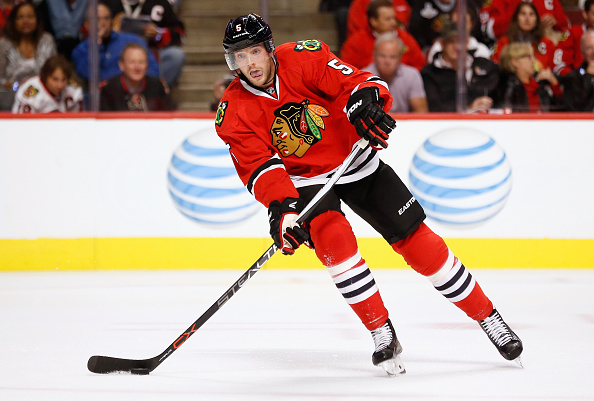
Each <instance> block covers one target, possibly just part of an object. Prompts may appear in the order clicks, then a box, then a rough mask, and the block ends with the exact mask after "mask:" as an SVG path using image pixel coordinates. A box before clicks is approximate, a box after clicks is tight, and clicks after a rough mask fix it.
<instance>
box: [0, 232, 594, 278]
mask: <svg viewBox="0 0 594 401" xmlns="http://www.w3.org/2000/svg"><path fill="white" fill-rule="evenodd" d="M446 242H447V244H448V245H449V247H450V248H451V249H452V251H453V252H454V254H455V255H456V256H458V257H459V258H460V259H461V260H462V262H463V263H464V264H465V265H466V266H467V267H469V268H471V269H474V268H585V269H591V268H594V240H590V239H501V238H497V239H494V238H451V239H446ZM358 243H359V248H360V252H361V255H362V256H363V258H364V259H365V260H366V261H367V264H368V265H369V266H370V267H371V268H372V269H373V268H404V267H406V263H405V262H404V261H403V259H402V257H400V255H398V254H396V253H395V252H394V251H393V250H392V248H391V247H390V246H389V245H388V244H387V243H386V242H385V241H384V240H383V239H381V238H359V239H358ZM271 244H272V241H271V240H270V239H269V238H78V239H48V238H42V239H34V240H8V239H0V271H35V270H95V269H99V270H118V269H241V270H246V269H247V268H249V267H250V266H251V265H252V264H253V263H254V262H255V261H256V260H257V259H258V258H259V257H260V256H261V255H262V254H263V253H264V252H265V251H266V250H267V249H268V247H269V246H270V245H271ZM266 268H270V269H311V268H316V269H317V268H323V267H322V265H321V263H320V262H319V261H318V260H317V258H316V256H315V253H314V252H313V251H311V250H309V249H299V250H298V251H297V253H296V254H295V255H293V256H284V255H281V254H280V252H279V253H277V255H275V256H273V257H272V259H271V260H270V261H269V262H268V263H267V264H266Z"/></svg>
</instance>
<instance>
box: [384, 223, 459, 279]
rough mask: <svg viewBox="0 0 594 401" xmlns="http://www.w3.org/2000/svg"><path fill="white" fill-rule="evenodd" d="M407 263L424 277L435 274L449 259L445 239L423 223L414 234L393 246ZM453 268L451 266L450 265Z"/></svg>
mask: <svg viewBox="0 0 594 401" xmlns="http://www.w3.org/2000/svg"><path fill="white" fill-rule="evenodd" d="M392 248H393V249H394V250H395V251H396V252H398V253H399V254H400V255H402V257H403V258H404V260H405V261H406V263H408V265H409V266H410V267H412V268H413V269H414V270H415V271H417V272H418V273H420V274H422V275H423V276H430V275H432V274H435V273H436V272H437V271H438V270H439V269H440V268H441V267H442V266H444V264H446V261H447V259H448V255H449V254H450V251H449V249H448V246H447V245H446V243H445V241H444V240H443V238H441V237H440V236H439V235H437V234H435V233H434V232H433V231H432V230H431V229H430V228H429V227H427V226H426V225H425V223H421V225H420V226H419V228H417V229H416V230H415V231H414V232H413V233H412V234H410V235H409V236H408V237H406V238H405V239H403V240H401V241H398V242H396V243H394V244H392ZM450 267H451V265H450Z"/></svg>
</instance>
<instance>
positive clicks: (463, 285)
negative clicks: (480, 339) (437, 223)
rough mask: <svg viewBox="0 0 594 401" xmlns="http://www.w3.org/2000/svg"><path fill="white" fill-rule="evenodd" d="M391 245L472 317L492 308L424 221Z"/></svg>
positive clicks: (463, 268) (483, 315) (460, 264)
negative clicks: (412, 231) (409, 233)
mask: <svg viewBox="0 0 594 401" xmlns="http://www.w3.org/2000/svg"><path fill="white" fill-rule="evenodd" d="M392 248H393V249H394V250H395V251H396V252H398V253H399V254H401V255H402V256H403V257H404V259H405V260H406V262H407V263H408V264H409V265H410V266H411V267H412V268H413V269H414V270H415V271H417V272H419V273H421V274H422V275H424V276H426V277H427V278H428V279H429V281H431V283H432V284H433V286H434V287H435V289H436V290H437V291H439V292H440V293H441V294H442V295H443V296H444V297H446V298H447V299H448V300H449V301H450V302H452V303H453V304H454V305H456V306H457V307H458V308H460V309H461V310H462V311H464V312H465V313H466V314H467V315H468V316H469V317H470V318H471V319H474V320H483V319H485V318H486V317H487V316H489V314H490V313H491V311H492V310H493V304H492V303H491V301H490V300H489V298H487V296H486V295H485V293H484V292H483V290H482V289H481V287H480V285H479V284H478V283H477V282H476V281H475V280H474V277H472V275H471V274H470V272H469V271H468V270H467V269H466V267H464V265H463V264H462V263H461V262H460V261H459V260H458V258H456V257H455V256H454V254H453V253H452V252H451V251H450V250H449V249H448V247H447V245H446V244H445V242H444V241H443V239H442V238H441V237H440V236H439V235H437V234H435V233H434V232H433V231H431V229H430V228H429V227H427V226H426V225H425V224H424V223H423V224H421V225H420V226H419V228H418V229H417V230H416V231H415V232H414V233H412V234H411V235H409V236H408V237H406V238H405V239H404V240H402V241H399V242H397V243H395V244H392Z"/></svg>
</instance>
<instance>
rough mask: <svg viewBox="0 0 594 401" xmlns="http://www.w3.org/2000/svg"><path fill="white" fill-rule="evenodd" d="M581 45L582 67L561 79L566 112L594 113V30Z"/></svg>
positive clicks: (585, 37)
mask: <svg viewBox="0 0 594 401" xmlns="http://www.w3.org/2000/svg"><path fill="white" fill-rule="evenodd" d="M581 43H582V48H581V53H582V59H583V60H584V61H583V62H582V65H581V66H580V67H579V68H576V69H575V70H573V71H572V72H570V73H569V74H567V75H566V76H564V77H561V78H559V79H560V80H561V82H562V86H563V99H564V105H565V108H566V110H568V111H588V112H594V30H592V29H590V30H587V31H586V32H585V33H584V34H583V35H582V38H581Z"/></svg>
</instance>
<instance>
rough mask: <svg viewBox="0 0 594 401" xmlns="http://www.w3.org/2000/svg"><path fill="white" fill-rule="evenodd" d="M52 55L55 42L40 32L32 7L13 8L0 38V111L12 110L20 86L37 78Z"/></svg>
mask: <svg viewBox="0 0 594 401" xmlns="http://www.w3.org/2000/svg"><path fill="white" fill-rule="evenodd" d="M54 54H56V43H55V42H54V38H52V35H50V34H49V33H47V32H45V31H44V30H43V25H42V24H41V23H40V22H39V18H38V15H37V13H36V10H35V7H33V4H32V3H31V2H28V1H25V2H22V3H20V4H18V5H15V7H14V8H13V10H12V12H11V13H10V15H9V16H8V19H7V20H6V25H4V27H3V28H2V37H1V38H0V110H11V108H12V103H13V101H14V94H15V92H16V90H17V88H18V86H19V83H20V82H24V81H26V80H27V79H28V78H31V77H33V76H35V75H38V74H39V71H40V70H41V67H42V66H43V64H44V63H45V61H46V60H47V59H48V58H50V57H51V56H53V55H54Z"/></svg>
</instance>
